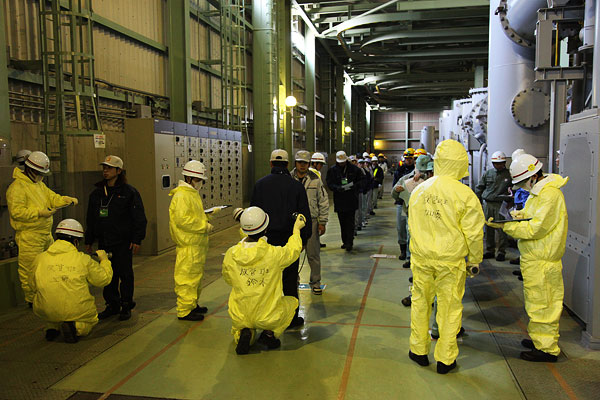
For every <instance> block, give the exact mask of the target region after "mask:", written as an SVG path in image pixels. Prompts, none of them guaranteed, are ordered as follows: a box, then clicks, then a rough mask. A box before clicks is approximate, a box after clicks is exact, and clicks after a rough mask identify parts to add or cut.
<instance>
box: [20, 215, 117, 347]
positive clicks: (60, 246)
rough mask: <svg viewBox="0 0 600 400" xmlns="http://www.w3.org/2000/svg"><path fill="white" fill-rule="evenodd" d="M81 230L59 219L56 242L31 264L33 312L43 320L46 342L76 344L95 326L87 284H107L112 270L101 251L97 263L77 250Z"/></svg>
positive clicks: (71, 221)
mask: <svg viewBox="0 0 600 400" xmlns="http://www.w3.org/2000/svg"><path fill="white" fill-rule="evenodd" d="M83 235H84V231H83V227H82V226H81V224H80V223H79V222H78V221H76V220H74V219H65V220H62V221H61V222H60V223H59V224H58V226H57V227H56V242H54V243H53V244H52V245H51V246H50V247H49V248H48V250H46V251H44V252H43V253H41V254H39V255H38V256H37V257H36V258H35V259H34V261H33V269H32V273H31V276H30V282H29V283H30V285H31V288H32V290H33V292H34V297H33V312H34V314H35V315H37V316H38V317H40V318H41V319H43V320H44V321H46V324H47V327H46V340H48V341H52V340H54V339H56V338H57V337H58V336H59V335H60V331H59V329H60V330H62V334H63V336H64V339H65V342H67V343H76V342H77V341H78V337H79V336H86V335H88V334H89V333H90V331H91V330H92V328H93V327H94V325H96V324H97V323H98V312H97V310H96V302H95V299H94V297H93V296H92V295H91V294H90V290H89V286H88V282H89V283H90V284H91V285H93V286H97V287H104V286H106V285H108V284H109V283H110V281H111V279H112V275H113V272H112V268H111V263H110V261H109V259H108V256H107V254H106V252H105V251H104V250H98V251H96V254H97V255H98V259H99V260H100V263H98V262H96V261H94V260H93V259H92V258H91V257H90V256H89V255H87V254H85V253H83V252H80V251H77V247H78V246H79V243H80V240H81V239H82V238H83Z"/></svg>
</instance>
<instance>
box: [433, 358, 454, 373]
mask: <svg viewBox="0 0 600 400" xmlns="http://www.w3.org/2000/svg"><path fill="white" fill-rule="evenodd" d="M454 368H456V360H454V362H453V363H452V364H450V365H446V364H444V363H443V362H441V361H438V363H437V373H438V374H442V375H444V374H447V373H448V372H450V371H452V370H453V369H454Z"/></svg>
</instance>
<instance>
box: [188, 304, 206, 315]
mask: <svg viewBox="0 0 600 400" xmlns="http://www.w3.org/2000/svg"><path fill="white" fill-rule="evenodd" d="M192 311H193V312H195V313H197V314H206V313H207V312H208V307H200V306H199V305H197V304H196V308H194V309H193V310H192Z"/></svg>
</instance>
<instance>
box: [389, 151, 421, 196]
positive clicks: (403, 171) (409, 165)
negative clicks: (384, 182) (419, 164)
mask: <svg viewBox="0 0 600 400" xmlns="http://www.w3.org/2000/svg"><path fill="white" fill-rule="evenodd" d="M414 170H415V149H413V148H412V147H410V148H408V149H406V150H404V157H403V161H402V165H400V163H398V168H396V171H395V172H394V182H393V184H392V186H394V185H396V182H398V180H399V179H400V178H402V177H403V176H404V175H407V174H410V173H411V172H413V171H414Z"/></svg>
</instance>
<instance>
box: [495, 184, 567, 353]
mask: <svg viewBox="0 0 600 400" xmlns="http://www.w3.org/2000/svg"><path fill="white" fill-rule="evenodd" d="M568 180H569V178H562V177H561V176H560V175H555V174H550V175H547V176H546V177H545V178H544V179H542V180H541V181H539V182H538V183H536V184H535V186H534V187H533V188H532V190H531V194H530V195H529V198H528V199H527V203H525V208H524V209H523V210H521V213H522V216H523V217H524V218H531V220H530V221H522V222H511V223H506V224H504V232H506V234H508V235H510V236H512V237H514V238H515V239H519V242H518V244H519V251H520V252H521V273H522V274H523V293H524V295H525V310H526V311H527V315H528V316H529V325H528V326H527V331H528V332H529V336H531V340H533V344H534V346H535V348H536V349H538V350H541V351H543V352H546V353H549V354H552V355H555V356H557V355H559V354H560V348H559V347H558V336H559V333H558V322H559V320H560V314H561V313H562V305H563V297H564V285H563V277H562V262H561V259H562V256H563V254H564V252H565V243H566V240H567V226H568V217H567V207H566V206H565V198H564V196H563V194H562V192H561V191H560V188H561V187H563V186H564V185H565V184H566V183H567V182H568Z"/></svg>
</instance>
